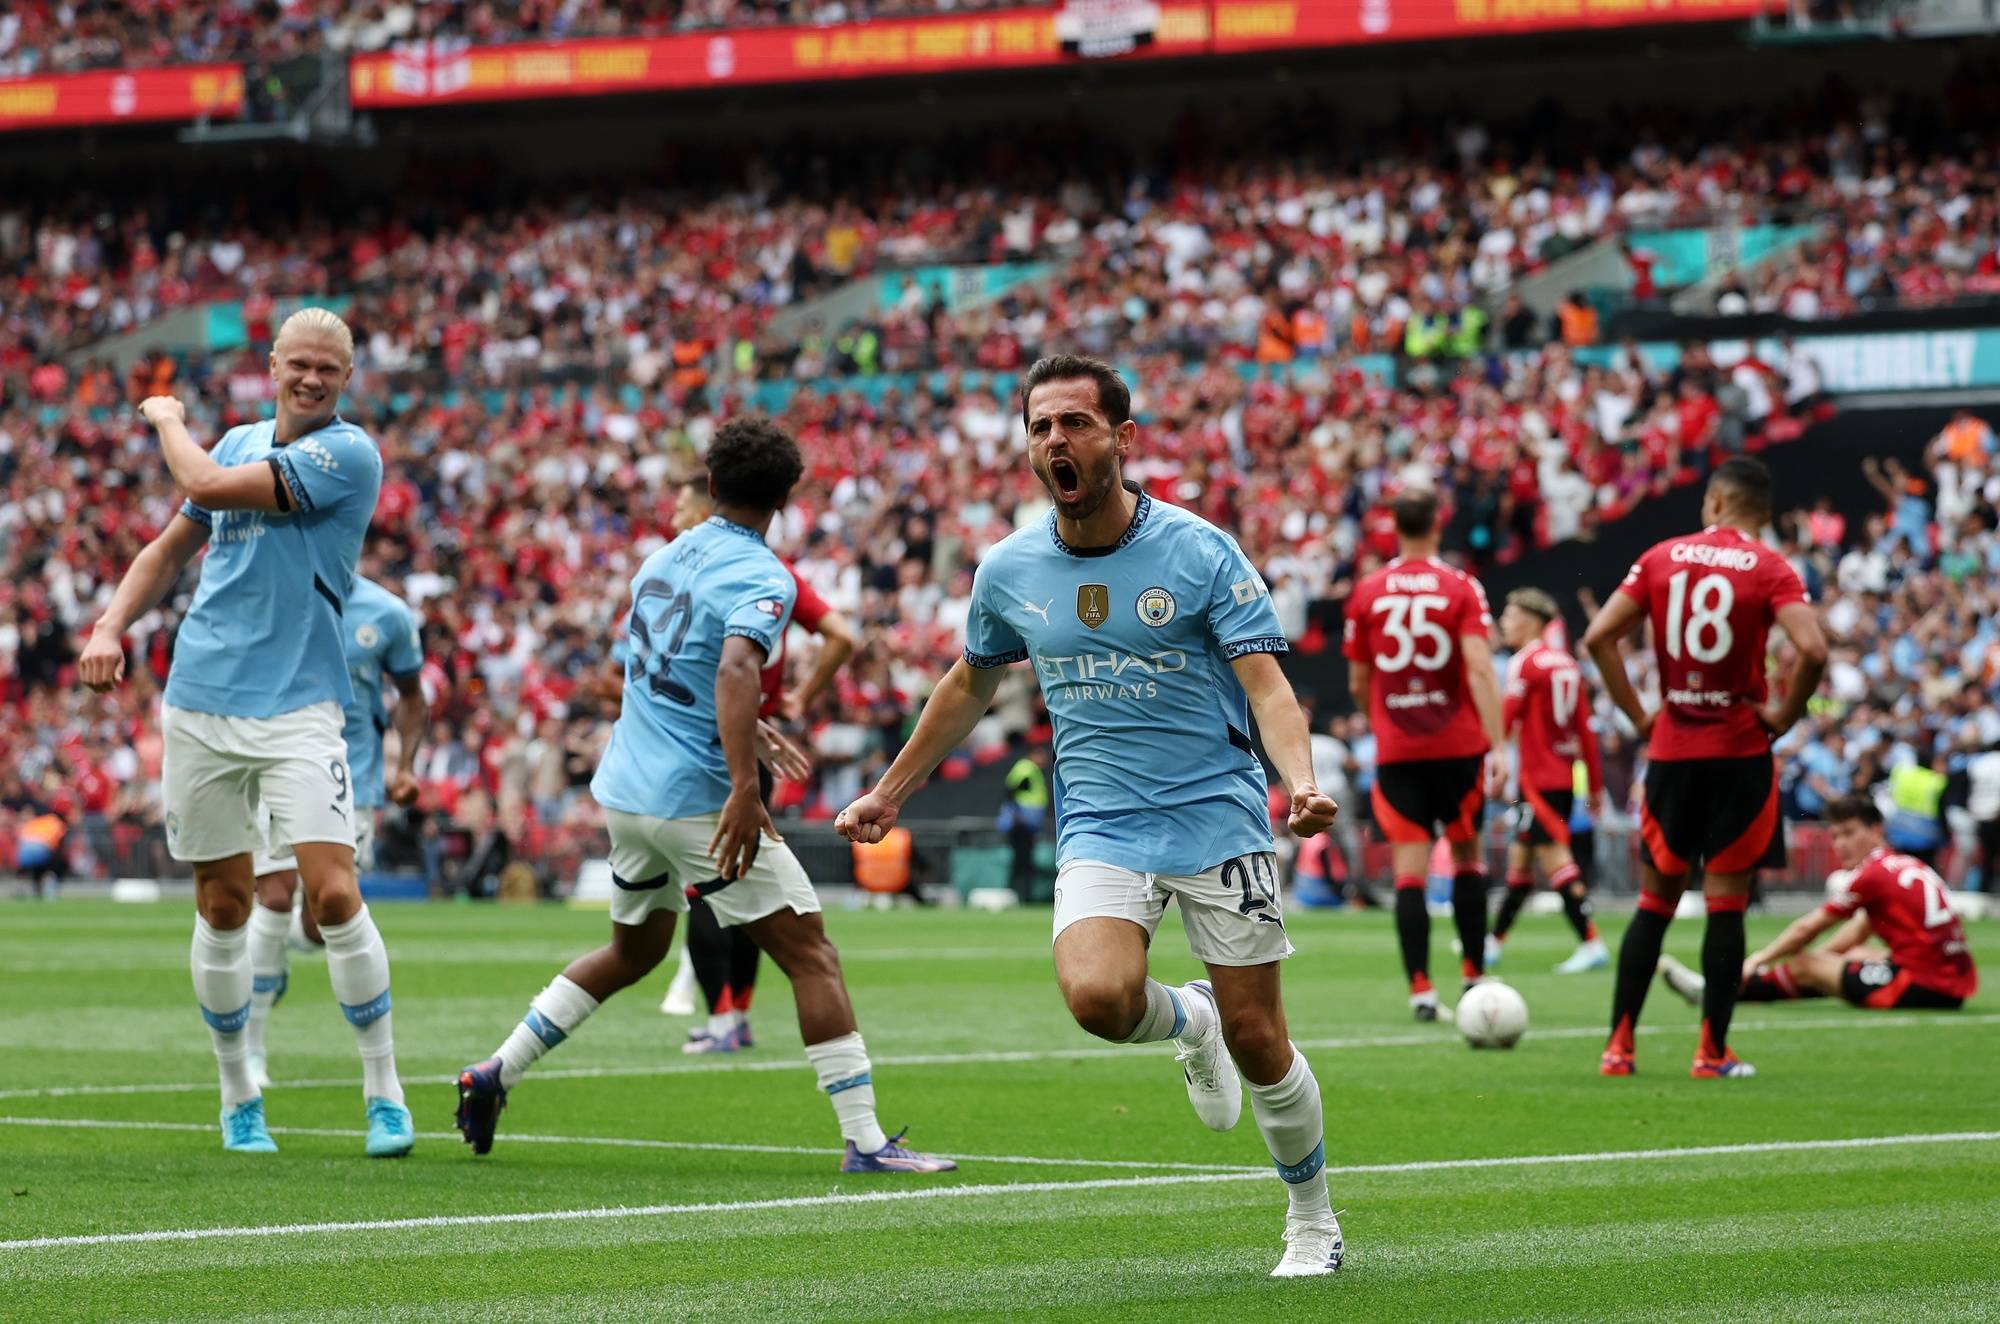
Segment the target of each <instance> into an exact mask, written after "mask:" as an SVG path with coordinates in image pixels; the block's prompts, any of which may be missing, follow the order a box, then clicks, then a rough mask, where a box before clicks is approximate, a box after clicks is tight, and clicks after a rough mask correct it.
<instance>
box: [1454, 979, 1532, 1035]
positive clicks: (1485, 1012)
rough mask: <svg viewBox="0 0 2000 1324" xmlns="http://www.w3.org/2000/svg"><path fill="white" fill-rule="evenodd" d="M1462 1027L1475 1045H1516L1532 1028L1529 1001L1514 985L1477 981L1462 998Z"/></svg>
mask: <svg viewBox="0 0 2000 1324" xmlns="http://www.w3.org/2000/svg"><path fill="white" fill-rule="evenodd" d="M1458 1031H1459V1033H1460V1034H1463V1035H1464V1036H1465V1042H1467V1043H1469V1044H1471V1045H1472V1046H1473V1047H1474V1048H1512V1047H1513V1046H1514V1045H1515V1044H1516V1043H1518V1042H1520V1038H1521V1036H1522V1035H1524V1034H1526V1033H1527V1032H1528V1004H1527V1003H1526V1002H1525V1001H1523V1000H1522V998H1521V995H1520V994H1519V993H1517V992H1516V991H1515V990H1514V988H1513V987H1512V986H1511V985H1508V984H1502V983H1498V982H1496V981H1494V980H1491V979H1489V980H1487V981H1486V982H1485V983H1483V984H1475V985H1473V986H1472V988H1471V989H1470V990H1468V991H1467V992H1466V995H1465V996H1464V997H1462V998H1460V999H1459V1000H1458Z"/></svg>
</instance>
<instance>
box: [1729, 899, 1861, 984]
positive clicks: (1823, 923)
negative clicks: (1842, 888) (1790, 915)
mask: <svg viewBox="0 0 2000 1324" xmlns="http://www.w3.org/2000/svg"><path fill="white" fill-rule="evenodd" d="M1838 923H1840V916H1839V915H1836V914H1834V913H1833V912H1832V911H1829V910H1828V909H1827V908H1826V907H1825V906H1821V907H1820V908H1819V909H1818V910H1813V911H1808V912H1807V913H1806V914H1803V915H1801V916H1799V917H1798V918H1797V919H1795V920H1793V921H1792V922H1791V923H1790V924H1788V925H1786V926H1785V931H1784V932H1783V933H1781V934H1779V935H1778V936H1777V937H1775V938H1773V939H1771V941H1770V943H1769V944H1767V945H1766V946H1764V947H1761V948H1759V949H1758V950H1756V951H1754V952H1752V953H1750V955H1749V956H1747V957H1745V958H1744V960H1743V973H1744V974H1745V975H1751V974H1755V973H1756V972H1757V971H1758V970H1760V969H1762V968H1763V967H1765V966H1767V965H1772V964H1775V963H1776V962H1779V961H1783V960H1786V959H1787V958H1789V957H1793V956H1796V955H1798V954H1799V953H1800V952H1802V951H1804V950H1805V949H1806V945H1807V944H1808V943H1810V942H1811V941H1812V940H1813V939H1814V938H1817V937H1819V935H1820V934H1822V933H1825V932H1826V931H1827V930H1828V929H1830V928H1832V927H1833V926H1834V925H1836V924H1838Z"/></svg>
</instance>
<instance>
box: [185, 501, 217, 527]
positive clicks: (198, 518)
mask: <svg viewBox="0 0 2000 1324" xmlns="http://www.w3.org/2000/svg"><path fill="white" fill-rule="evenodd" d="M181 514H183V515H185V516H187V517H188V518H189V519H191V520H193V521H194V522H195V523H197V524H199V525H201V527H203V528H204V529H212V528H214V527H215V517H214V516H213V515H211V514H209V513H208V512H207V511H206V510H203V509H202V508H201V507H200V506H197V505H196V504H195V503H194V502H192V501H183V502H181Z"/></svg>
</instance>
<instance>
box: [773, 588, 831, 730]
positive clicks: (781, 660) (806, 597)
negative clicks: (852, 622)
mask: <svg viewBox="0 0 2000 1324" xmlns="http://www.w3.org/2000/svg"><path fill="white" fill-rule="evenodd" d="M785 569H786V571H787V572H789V573H790V575H791V577H792V582H793V583H794V584H797V585H798V586H799V593H798V598H797V600H795V601H794V602H793V603H792V624H794V625H796V626H799V627H800V628H802V629H806V630H817V629H818V628H819V623H820V622H821V621H823V620H825V619H826V614H827V612H829V611H831V610H832V608H831V607H828V606H827V605H826V599H825V598H822V597H821V596H820V595H819V594H818V593H817V592H815V591H814V589H813V586H812V585H811V584H808V583H806V581H805V580H803V579H801V578H799V572H798V571H796V570H793V569H792V567H791V566H789V565H788V566H786V567H785ZM786 633H787V634H789V633H791V632H790V631H789V630H788V631H786ZM758 681H759V683H760V685H761V688H762V689H763V692H764V697H763V700H762V701H761V702H760V703H759V704H758V705H757V716H759V717H769V716H770V715H771V714H772V713H775V712H777V711H778V704H779V702H780V701H782V700H783V699H784V697H785V641H784V640H783V639H782V638H781V639H779V640H778V646H777V647H776V648H775V649H773V650H772V652H771V656H770V659H769V660H768V661H767V662H766V663H765V664H764V670H763V673H762V675H760V676H759V677H758Z"/></svg>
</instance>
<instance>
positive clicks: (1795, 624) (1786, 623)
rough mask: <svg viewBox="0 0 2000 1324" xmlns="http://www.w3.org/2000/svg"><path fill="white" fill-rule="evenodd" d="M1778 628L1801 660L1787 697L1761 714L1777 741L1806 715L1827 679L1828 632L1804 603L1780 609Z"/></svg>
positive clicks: (1794, 667) (1795, 666) (1789, 681)
mask: <svg viewBox="0 0 2000 1324" xmlns="http://www.w3.org/2000/svg"><path fill="white" fill-rule="evenodd" d="M1778 628H1779V629H1781V630H1783V631H1784V632H1785V637H1786V638H1787V639H1789V640H1791V641H1792V647H1793V649H1794V650H1796V651H1797V653H1798V655H1799V658H1798V661H1796V662H1794V663H1793V664H1792V674H1791V676H1790V677H1789V678H1788V679H1787V680H1786V681H1785V697H1784V698H1783V699H1780V700H1779V701H1778V702H1776V703H1772V704H1766V705H1765V706H1764V710H1763V711H1762V712H1761V713H1759V714H1758V716H1760V717H1761V718H1762V719H1763V721H1764V725H1765V726H1768V727H1770V728H1771V734H1772V735H1773V736H1774V737H1775V736H1781V735H1783V734H1785V732H1787V731H1789V730H1791V729H1792V728H1793V727H1794V726H1796V725H1797V724H1798V720H1799V719H1800V718H1801V717H1804V716H1805V715H1806V705H1807V704H1809V703H1811V702H1812V697H1813V695H1814V694H1817V693H1818V692H1819V683H1820V681H1821V680H1822V679H1824V678H1825V676H1826V632H1825V631H1824V630H1822V629H1820V627H1819V613H1818V612H1816V611H1814V610H1813V609H1812V607H1811V605H1810V604H1807V603H1804V602H1790V603H1786V604H1785V605H1784V606H1782V607H1780V608H1778Z"/></svg>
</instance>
